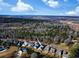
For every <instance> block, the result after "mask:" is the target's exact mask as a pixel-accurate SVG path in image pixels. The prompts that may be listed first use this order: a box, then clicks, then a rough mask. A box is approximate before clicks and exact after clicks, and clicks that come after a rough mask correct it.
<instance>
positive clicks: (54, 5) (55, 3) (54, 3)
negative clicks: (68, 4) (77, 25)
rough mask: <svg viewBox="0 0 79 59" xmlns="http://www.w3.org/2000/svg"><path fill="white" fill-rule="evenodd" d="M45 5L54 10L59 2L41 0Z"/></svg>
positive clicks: (55, 0)
mask: <svg viewBox="0 0 79 59" xmlns="http://www.w3.org/2000/svg"><path fill="white" fill-rule="evenodd" d="M42 1H43V2H44V3H45V4H46V5H48V6H49V7H52V8H56V7H58V6H59V2H58V1H57V0H42Z"/></svg>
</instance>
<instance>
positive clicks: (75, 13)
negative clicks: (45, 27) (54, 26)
mask: <svg viewBox="0 0 79 59" xmlns="http://www.w3.org/2000/svg"><path fill="white" fill-rule="evenodd" d="M65 14H66V15H70V16H79V6H77V7H76V8H75V10H72V11H68V12H66V13H65Z"/></svg>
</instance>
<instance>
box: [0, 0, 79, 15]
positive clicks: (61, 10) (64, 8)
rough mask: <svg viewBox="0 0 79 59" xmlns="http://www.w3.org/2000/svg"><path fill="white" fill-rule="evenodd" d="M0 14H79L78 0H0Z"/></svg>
mask: <svg viewBox="0 0 79 59" xmlns="http://www.w3.org/2000/svg"><path fill="white" fill-rule="evenodd" d="M0 15H59V16H61V15H62V16H79V0H0Z"/></svg>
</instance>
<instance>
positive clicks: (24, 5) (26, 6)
mask: <svg viewBox="0 0 79 59" xmlns="http://www.w3.org/2000/svg"><path fill="white" fill-rule="evenodd" d="M33 10H34V9H33V7H32V6H31V5H29V4H27V3H24V2H22V1H21V0H18V2H17V4H16V6H14V7H12V8H11V11H13V12H24V11H33Z"/></svg>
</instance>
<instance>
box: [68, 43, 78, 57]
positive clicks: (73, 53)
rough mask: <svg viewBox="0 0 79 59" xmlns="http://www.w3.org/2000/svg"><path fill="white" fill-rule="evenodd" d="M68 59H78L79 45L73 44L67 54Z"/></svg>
mask: <svg viewBox="0 0 79 59" xmlns="http://www.w3.org/2000/svg"><path fill="white" fill-rule="evenodd" d="M69 57H70V58H78V57H79V44H74V45H73V46H72V48H71V49H70V52H69Z"/></svg>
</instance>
